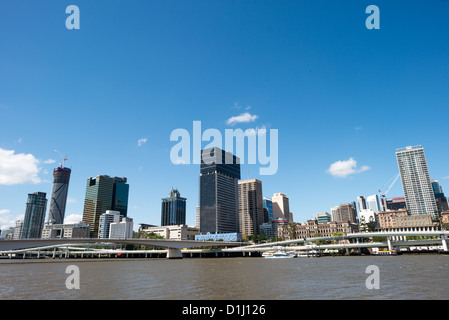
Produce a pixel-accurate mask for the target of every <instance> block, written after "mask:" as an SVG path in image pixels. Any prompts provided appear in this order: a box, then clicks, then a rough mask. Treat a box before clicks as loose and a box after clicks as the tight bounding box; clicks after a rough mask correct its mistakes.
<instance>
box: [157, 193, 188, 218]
mask: <svg viewBox="0 0 449 320" xmlns="http://www.w3.org/2000/svg"><path fill="white" fill-rule="evenodd" d="M186 200H187V199H186V198H181V194H180V193H179V191H178V190H176V189H173V188H172V189H171V191H170V193H169V194H168V198H163V199H162V208H161V226H173V225H181V224H186Z"/></svg>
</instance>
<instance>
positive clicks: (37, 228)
mask: <svg viewBox="0 0 449 320" xmlns="http://www.w3.org/2000/svg"><path fill="white" fill-rule="evenodd" d="M46 195H47V194H46V193H45V192H35V193H30V194H28V199H27V204H26V210H25V218H24V220H23V226H22V235H21V237H22V239H35V238H40V237H41V233H42V229H43V227H44V219H45V212H46V211H47V198H46Z"/></svg>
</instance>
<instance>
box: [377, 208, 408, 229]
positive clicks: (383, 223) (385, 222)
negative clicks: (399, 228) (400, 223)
mask: <svg viewBox="0 0 449 320" xmlns="http://www.w3.org/2000/svg"><path fill="white" fill-rule="evenodd" d="M377 215H378V218H379V228H380V229H391V228H396V217H406V216H408V215H409V214H408V211H407V209H399V210H387V211H379V212H378V214H377Z"/></svg>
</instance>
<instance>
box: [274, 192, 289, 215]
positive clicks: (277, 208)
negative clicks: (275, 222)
mask: <svg viewBox="0 0 449 320" xmlns="http://www.w3.org/2000/svg"><path fill="white" fill-rule="evenodd" d="M271 202H272V204H273V218H275V219H284V220H288V221H290V218H291V217H290V203H289V200H288V198H287V196H286V195H285V194H283V193H280V192H279V193H275V194H274V195H273V197H272V198H271Z"/></svg>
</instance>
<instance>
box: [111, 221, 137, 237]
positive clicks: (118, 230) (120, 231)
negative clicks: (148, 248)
mask: <svg viewBox="0 0 449 320" xmlns="http://www.w3.org/2000/svg"><path fill="white" fill-rule="evenodd" d="M133 234H134V232H133V219H132V218H127V217H124V218H122V220H121V221H119V222H113V223H111V225H110V231H109V239H131V238H132V237H133Z"/></svg>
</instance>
